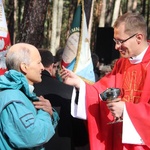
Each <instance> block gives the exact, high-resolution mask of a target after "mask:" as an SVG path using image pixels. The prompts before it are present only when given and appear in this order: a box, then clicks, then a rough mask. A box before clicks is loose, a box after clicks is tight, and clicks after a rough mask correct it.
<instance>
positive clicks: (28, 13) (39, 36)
mask: <svg viewBox="0 0 150 150" xmlns="http://www.w3.org/2000/svg"><path fill="white" fill-rule="evenodd" d="M48 4H49V0H27V1H26V3H25V7H24V15H23V20H22V25H21V30H20V36H19V42H26V43H30V44H33V45H34V46H36V47H37V48H41V46H42V44H43V39H44V22H45V18H46V12H47V7H48Z"/></svg>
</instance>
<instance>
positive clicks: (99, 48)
mask: <svg viewBox="0 0 150 150" xmlns="http://www.w3.org/2000/svg"><path fill="white" fill-rule="evenodd" d="M113 37H114V29H113V28H112V27H98V29H97V37H96V49H95V52H96V54H97V55H98V56H99V58H100V62H104V63H105V64H110V63H111V61H112V60H114V59H117V58H119V52H118V51H117V50H115V43H114V41H113Z"/></svg>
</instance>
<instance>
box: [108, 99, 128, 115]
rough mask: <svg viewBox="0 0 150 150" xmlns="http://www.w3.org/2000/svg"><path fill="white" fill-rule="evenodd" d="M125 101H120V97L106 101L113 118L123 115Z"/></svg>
mask: <svg viewBox="0 0 150 150" xmlns="http://www.w3.org/2000/svg"><path fill="white" fill-rule="evenodd" d="M124 105H125V102H123V101H121V98H116V99H114V100H113V101H111V102H110V101H109V102H108V103H107V107H108V109H109V110H110V111H111V113H112V115H113V116H114V117H115V118H120V117H122V115H123V109H124Z"/></svg>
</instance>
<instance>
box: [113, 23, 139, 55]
mask: <svg viewBox="0 0 150 150" xmlns="http://www.w3.org/2000/svg"><path fill="white" fill-rule="evenodd" d="M137 35H138V34H137V33H131V34H127V33H125V25H124V23H121V24H120V25H119V26H118V27H116V28H114V42H115V49H116V50H118V51H119V52H120V56H121V57H124V58H130V57H134V56H137V55H138V54H139V53H138V51H137V45H138V44H137V40H136V39H137Z"/></svg>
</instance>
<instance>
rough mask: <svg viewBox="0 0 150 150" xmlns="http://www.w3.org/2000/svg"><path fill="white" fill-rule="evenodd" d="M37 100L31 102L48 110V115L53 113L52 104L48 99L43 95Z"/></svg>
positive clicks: (38, 107)
mask: <svg viewBox="0 0 150 150" xmlns="http://www.w3.org/2000/svg"><path fill="white" fill-rule="evenodd" d="M38 99H39V101H35V102H33V104H34V106H35V108H37V109H43V110H44V111H46V112H48V113H49V114H50V116H52V115H53V110H52V106H51V103H50V101H49V100H47V99H45V98H44V97H43V96H40V97H38Z"/></svg>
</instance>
